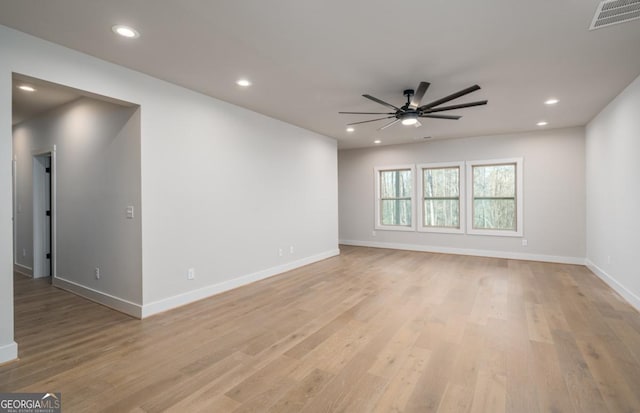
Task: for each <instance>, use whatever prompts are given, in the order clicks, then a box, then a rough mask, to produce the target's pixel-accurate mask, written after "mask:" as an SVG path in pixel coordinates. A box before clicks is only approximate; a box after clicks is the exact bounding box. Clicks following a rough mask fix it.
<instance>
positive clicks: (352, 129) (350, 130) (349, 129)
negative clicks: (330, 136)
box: [347, 126, 355, 133]
mask: <svg viewBox="0 0 640 413" xmlns="http://www.w3.org/2000/svg"><path fill="white" fill-rule="evenodd" d="M354 130H355V129H354V128H352V127H351V126H349V127H348V128H347V132H349V133H351V132H353V131H354Z"/></svg>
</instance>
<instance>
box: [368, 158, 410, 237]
mask: <svg viewBox="0 0 640 413" xmlns="http://www.w3.org/2000/svg"><path fill="white" fill-rule="evenodd" d="M413 171H414V168H413V165H404V166H395V167H387V168H376V169H375V173H376V226H375V227H376V229H392V230H400V231H413V230H414V229H415V225H414V219H413V209H414V208H413V179H414V178H413Z"/></svg>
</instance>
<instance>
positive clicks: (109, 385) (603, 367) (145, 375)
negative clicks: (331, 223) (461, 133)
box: [0, 247, 640, 413]
mask: <svg viewBox="0 0 640 413" xmlns="http://www.w3.org/2000/svg"><path fill="white" fill-rule="evenodd" d="M15 306H16V311H15V316H16V341H17V342H18V343H19V346H20V361H19V362H17V363H12V364H9V365H5V366H2V367H0V391H41V392H45V391H46V392H52V391H56V392H58V391H60V392H62V400H63V407H64V409H63V411H65V412H83V411H103V410H104V411H113V412H126V411H136V412H143V411H146V412H155V411H165V410H169V411H176V412H195V411H205V412H349V413H352V412H396V411H398V412H404V411H406V412H421V413H422V412H440V413H443V412H456V413H459V412H488V413H499V412H505V411H506V412H515V413H526V412H541V413H542V412H576V413H583V412H597V413H605V412H639V411H640V314H638V312H636V311H635V310H633V309H632V308H631V307H630V306H629V305H628V304H626V303H625V302H624V301H622V300H621V299H620V298H619V297H618V296H617V295H616V294H615V293H614V292H613V291H612V290H611V289H609V288H608V287H607V286H605V285H604V284H603V283H602V282H601V281H599V280H598V279H597V278H596V277H595V276H594V275H593V274H591V273H590V272H589V271H588V270H587V269H585V268H584V267H581V266H571V265H559V264H544V263H537V262H525V261H514V260H503V259H491V258H477V257H464V256H452V255H442V254H428V253H418V252H406V251H391V250H383V249H369V248H356V247H342V255H341V256H340V257H336V258H332V259H329V260H326V261H323V262H320V263H317V264H314V265H310V266H307V267H304V268H301V269H298V270H295V271H292V272H289V273H287V274H284V275H281V276H278V277H274V278H271V279H268V280H264V281H262V282H258V283H255V284H252V285H249V286H246V287H243V288H240V289H237V290H234V291H231V292H228V293H225V294H222V295H219V296H216V297H213V298H210V299H207V300H203V301H200V302H198V303H195V304H192V305H189V306H186V307H182V308H180V309H177V310H174V311H171V312H168V313H165V314H161V315H158V316H155V317H152V318H149V319H146V320H143V321H138V320H133V319H130V318H129V317H127V316H124V315H122V314H119V313H117V312H115V311H111V310H109V309H107V308H104V307H101V306H99V305H96V304H93V303H91V302H88V301H85V300H83V299H81V298H78V297H76V296H74V295H72V294H69V293H66V292H63V291H60V290H57V289H55V288H52V287H50V286H49V285H47V284H46V283H43V282H40V281H33V280H30V279H27V278H23V277H20V276H16V279H15Z"/></svg>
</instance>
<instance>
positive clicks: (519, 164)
mask: <svg viewBox="0 0 640 413" xmlns="http://www.w3.org/2000/svg"><path fill="white" fill-rule="evenodd" d="M523 163H524V161H523V158H504V159H490V160H481V161H467V162H466V165H467V177H466V181H467V234H469V235H490V236H500V237H522V236H523V233H524V231H523V218H524V216H523V211H524V208H523V205H524V196H523V192H524V191H523V169H524V167H523ZM507 164H515V173H516V177H515V185H516V193H515V202H516V208H515V213H516V229H515V230H504V229H475V228H473V212H474V211H473V204H474V202H473V201H474V198H473V168H474V167H476V166H493V165H507Z"/></svg>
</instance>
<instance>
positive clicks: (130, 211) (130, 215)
mask: <svg viewBox="0 0 640 413" xmlns="http://www.w3.org/2000/svg"><path fill="white" fill-rule="evenodd" d="M132 218H133V206H131V205H130V206H128V207H127V219H132Z"/></svg>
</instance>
